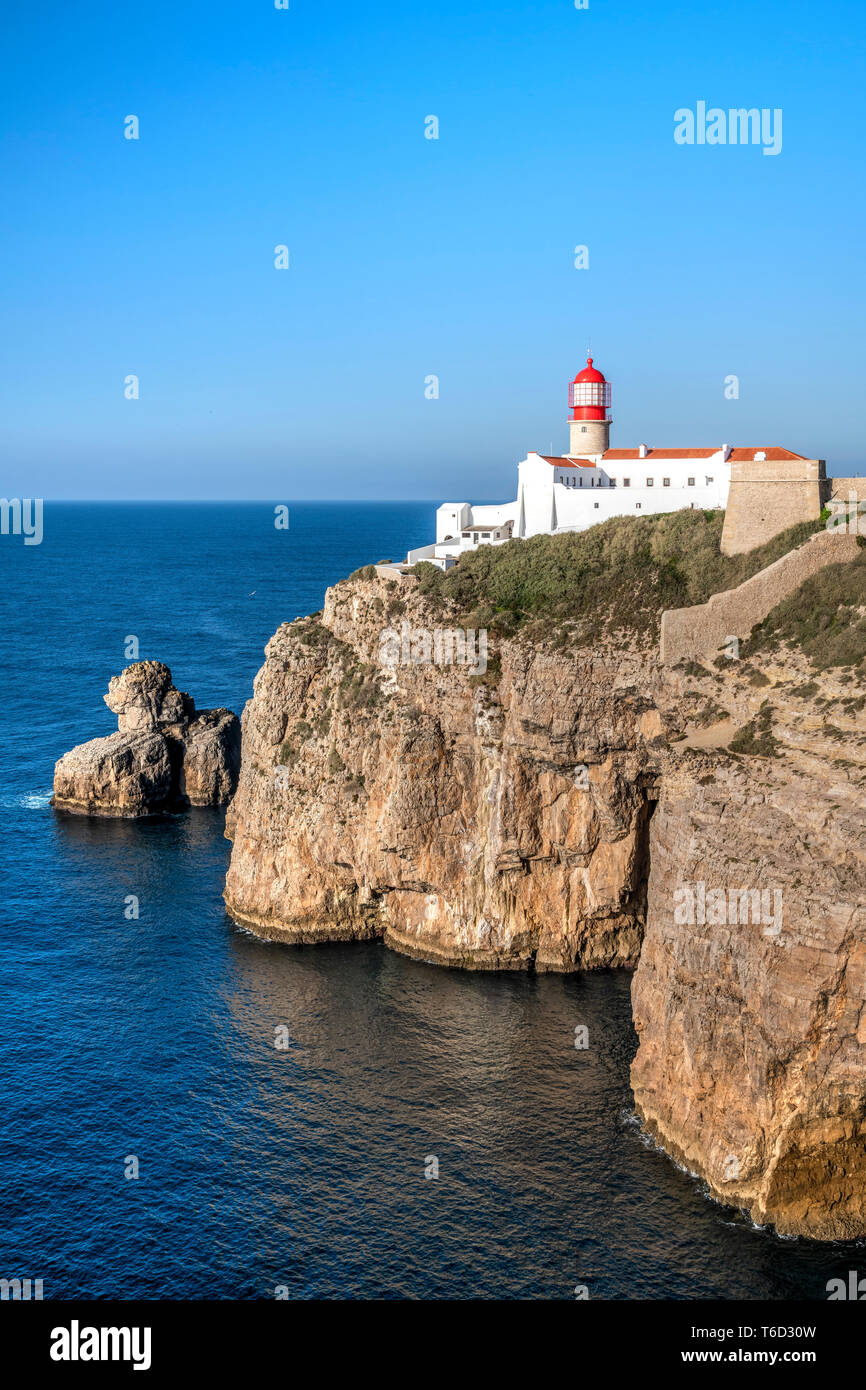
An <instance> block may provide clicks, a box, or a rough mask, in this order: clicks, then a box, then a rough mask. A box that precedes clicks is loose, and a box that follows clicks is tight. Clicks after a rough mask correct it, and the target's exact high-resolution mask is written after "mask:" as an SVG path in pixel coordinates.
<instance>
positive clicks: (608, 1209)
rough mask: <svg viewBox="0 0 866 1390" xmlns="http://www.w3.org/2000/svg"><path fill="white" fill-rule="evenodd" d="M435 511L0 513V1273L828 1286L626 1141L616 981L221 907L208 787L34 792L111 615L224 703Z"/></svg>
mask: <svg viewBox="0 0 866 1390" xmlns="http://www.w3.org/2000/svg"><path fill="white" fill-rule="evenodd" d="M432 523H433V504H423V503H393V504H387V505H382V504H376V505H375V506H373V505H369V506H367V505H363V504H345V505H325V504H321V505H320V504H311V503H308V504H298V505H297V506H294V507H292V508H291V525H290V529H289V530H288V531H287V532H286V531H277V530H276V529H275V528H274V525H273V509H272V508H271V507H270V506H268V505H267V504H264V503H262V504H253V503H250V504H235V503H231V504H228V503H226V504H214V505H199V504H189V505H168V504H166V505H115V504H102V505H92V504H55V505H48V506H47V507H46V511H45V534H44V540H43V542H42V544H41V545H40V546H32V547H25V546H24V545H23V543H22V540H21V539H20V538H16V537H2V538H0V578H2V593H3V621H2V624H0V660H2V671H3V686H4V688H3V742H2V749H3V752H2V763H0V768H2V782H0V843H2V846H3V880H2V895H0V987H2V1011H0V1098H2V1106H0V1277H6V1278H13V1277H16V1276H19V1277H24V1278H27V1277H29V1278H42V1279H43V1280H44V1288H45V1296H46V1297H55V1298H68V1297H74V1296H80V1297H97V1298H121V1299H122V1298H138V1297H144V1298H208V1297H210V1298H226V1299H236V1298H245V1299H246V1298H269V1297H273V1296H274V1290H275V1289H277V1288H280V1287H283V1288H285V1289H287V1290H288V1293H289V1295H290V1296H291V1297H293V1298H308V1297H333V1298H349V1297H377V1298H383V1297H384V1298H389V1297H408V1298H430V1297H447V1298H464V1297H480V1298H489V1299H501V1298H517V1297H521V1298H571V1297H573V1296H574V1289H575V1287H576V1286H578V1285H585V1286H587V1288H588V1290H589V1294H590V1297H591V1298H602V1299H638V1298H676V1299H684V1298H702V1299H703V1298H714V1297H717V1298H746V1299H747V1298H777V1299H785V1298H791V1297H800V1298H811V1299H821V1298H825V1297H826V1283H827V1280H828V1279H829V1278H831V1277H834V1276H837V1275H840V1274H841V1275H843V1276H844V1275H845V1274H846V1272H847V1270H848V1269H849V1268H856V1261H857V1257H858V1254H859V1255H861V1257H862V1258H866V1255H863V1252H862V1251H858V1250H857V1249H855V1248H852V1247H851V1246H844V1245H836V1246H834V1245H814V1244H810V1243H808V1242H805V1241H799V1240H781V1239H779V1238H778V1237H776V1236H774V1235H772V1234H771V1233H769V1232H766V1231H760V1230H756V1229H754V1228H753V1227H752V1226H751V1225H750V1224H749V1223H748V1222H747V1221H746V1220H744V1219H743V1218H742V1217H741V1216H740V1215H739V1214H737V1213H735V1212H732V1211H730V1210H728V1209H725V1208H723V1207H720V1206H718V1205H717V1204H716V1203H714V1202H712V1201H710V1200H709V1199H708V1198H707V1196H706V1194H705V1192H704V1190H703V1187H702V1185H701V1184H700V1183H699V1182H698V1181H697V1180H696V1179H694V1178H692V1177H690V1176H689V1175H688V1174H686V1173H683V1172H681V1171H680V1170H678V1169H677V1168H676V1167H674V1165H673V1164H671V1163H670V1162H669V1161H668V1160H667V1159H666V1158H665V1157H664V1156H663V1155H661V1154H660V1153H658V1152H657V1151H656V1150H654V1149H653V1148H652V1147H651V1146H650V1145H648V1144H647V1143H646V1142H645V1141H644V1140H643V1139H642V1137H641V1135H640V1133H639V1132H638V1130H637V1128H636V1126H635V1125H634V1123H633V1122H632V1120H631V1097H630V1092H629V1088H628V1067H629V1063H630V1060H631V1057H632V1055H633V1053H634V1049H635V1037H634V1033H633V1030H632V1026H631V1019H630V1002H629V987H630V976H629V975H628V974H627V973H625V972H600V973H595V974H588V975H582V976H576V977H573V978H571V977H567V978H563V977H557V976H550V977H547V976H541V977H537V978H536V977H533V976H523V975H514V976H512V975H500V976H495V975H494V976H491V975H472V974H464V973H460V972H456V971H448V970H442V969H439V968H437V967H434V966H429V965H425V964H422V963H418V962H415V961H410V960H406V959H404V958H402V957H400V956H397V955H394V954H393V953H392V952H390V951H386V950H385V949H384V948H383V947H382V946H381V945H378V944H365V945H356V946H347V945H334V946H323V947H289V946H281V945H276V944H271V943H264V942H261V941H259V940H257V939H256V938H254V937H253V936H251V935H249V934H248V933H246V932H243V931H241V930H240V929H239V928H237V927H236V926H235V925H234V924H233V923H232V922H231V921H230V919H229V918H228V917H227V916H226V914H225V911H224V908H223V903H222V898H221V892H222V886H223V879H224V874H225V867H226V863H227V858H228V854H229V848H230V847H229V845H228V842H227V841H226V840H225V839H224V837H223V823H224V816H223V814H222V813H221V812H212V811H204V810H196V811H191V812H189V813H188V814H186V815H184V816H180V817H176V818H173V819H167V820H164V821H156V820H155V821H148V822H144V823H139V824H133V823H129V822H116V821H97V820H87V819H81V818H76V817H68V816H61V815H57V814H55V812H54V811H53V810H52V809H51V808H50V807H49V805H48V798H49V794H50V790H51V779H52V772H53V765H54V762H55V760H56V758H57V757H59V756H60V754H61V753H62V752H64V751H65V750H66V749H68V748H70V747H71V746H72V745H73V744H75V743H78V742H80V741H82V740H83V739H86V738H91V737H95V736H97V735H101V734H105V733H109V732H111V731H112V729H113V728H114V727H115V721H114V717H113V716H112V715H111V714H110V713H109V711H108V709H107V708H106V707H105V705H104V704H103V701H102V696H103V693H104V692H105V690H106V688H107V683H108V679H109V677H110V676H111V675H113V674H115V673H116V672H117V671H119V670H121V669H122V667H123V666H124V665H126V664H127V659H126V658H125V656H124V646H125V643H126V640H127V638H128V637H129V636H132V635H134V636H136V637H138V639H139V643H140V655H141V657H142V658H158V659H160V660H163V661H166V662H168V664H169V665H170V666H171V668H172V672H173V674H174V677H175V681H176V684H178V685H179V686H180V687H181V688H183V689H186V690H188V691H189V692H190V693H191V694H192V695H193V697H194V698H195V700H196V702H197V704H198V705H199V706H200V707H206V706H208V705H218V704H219V705H228V706H230V707H232V708H234V709H236V710H237V711H238V712H240V710H241V709H242V707H243V704H244V702H245V700H246V699H247V698H248V697H249V695H250V693H251V687H252V680H253V677H254V675H255V672H256V671H257V669H258V668H259V666H260V665H261V662H262V648H263V646H264V644H265V642H266V641H267V639H268V638H269V636H270V635H271V633H272V632H273V631H274V629H275V628H276V627H277V625H278V624H279V623H280V622H281V621H284V620H285V619H291V618H294V617H295V616H296V615H297V614H300V613H307V612H310V611H314V610H315V609H318V608H320V607H321V604H322V600H323V597H324V591H325V587H326V586H327V584H329V583H331V582H333V581H334V580H336V579H338V578H340V577H341V576H343V575H345V574H347V573H348V572H349V571H350V570H352V569H354V568H356V567H357V566H358V565H361V564H365V563H367V562H369V561H374V560H377V559H381V558H399V557H400V556H401V555H402V554H403V553H404V552H405V550H406V548H407V547H409V546H413V545H419V544H422V543H424V542H425V541H426V540H427V539H429V534H430V530H431V527H432ZM129 894H135V895H136V896H137V897H138V898H139V901H140V917H139V919H138V920H132V921H129V920H126V918H125V917H124V904H125V899H126V897H127V895H129ZM581 1023H582V1024H586V1025H587V1026H588V1028H589V1036H590V1047H589V1050H588V1051H577V1050H575V1047H574V1029H575V1026H576V1025H577V1024H581ZM278 1025H284V1026H285V1027H286V1028H287V1029H288V1038H289V1045H288V1047H287V1049H286V1050H284V1051H279V1050H277V1049H276V1048H275V1047H274V1037H275V1033H274V1030H275V1027H277V1026H278ZM132 1156H134V1157H135V1158H136V1159H137V1162H138V1168H139V1176H138V1178H127V1177H126V1176H125V1172H126V1170H127V1168H128V1166H129V1165H130V1159H131V1157H132ZM431 1157H435V1158H436V1159H437V1161H438V1173H439V1175H438V1178H436V1179H428V1178H425V1167H426V1168H430V1167H431V1166H432V1165H431V1163H430V1159H431Z"/></svg>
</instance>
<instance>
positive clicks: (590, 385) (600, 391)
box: [568, 357, 611, 458]
mask: <svg viewBox="0 0 866 1390" xmlns="http://www.w3.org/2000/svg"><path fill="white" fill-rule="evenodd" d="M568 407H569V409H568V424H569V431H570V434H571V447H570V449H569V453H570V454H571V456H572V457H573V458H581V457H583V456H584V455H585V454H603V453H605V451H606V450H607V449H608V447H609V445H610V426H611V421H610V418H609V416H608V413H607V412H608V409H609V408H610V382H608V381H606V380H605V378H604V377H603V376H602V374H601V372H600V371H598V369H597V368H596V367H594V366H593V365H592V358H591V357H588V358H587V359H586V366H585V367H584V369H583V371H582V372H578V374H577V376H576V377H575V378H574V381H573V382H572V383H571V385H570V386H569V388H568Z"/></svg>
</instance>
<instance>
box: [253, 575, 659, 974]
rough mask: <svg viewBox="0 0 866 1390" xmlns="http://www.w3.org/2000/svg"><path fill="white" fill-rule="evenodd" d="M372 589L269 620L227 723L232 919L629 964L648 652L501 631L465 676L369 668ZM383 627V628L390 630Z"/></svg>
mask: <svg viewBox="0 0 866 1390" xmlns="http://www.w3.org/2000/svg"><path fill="white" fill-rule="evenodd" d="M395 587H396V586H392V588H391V589H389V586H388V582H387V581H385V582H384V583H380V582H378V581H375V580H373V581H369V580H364V581H359V582H356V583H352V584H341V585H338V586H336V588H334V589H331V590H329V592H328V596H327V601H326V606H325V610H324V613H323V615H322V618H321V621H318V620H316V619H313V620H307V621H300V622H295V623H292V624H289V625H285V626H283V627H282V628H280V630H279V631H278V632H277V634H276V635H275V637H274V638H273V639H272V640H271V641H270V643H269V644H268V647H267V649H266V655H267V661H266V663H265V666H264V667H263V669H262V670H261V671H260V672H259V674H258V676H257V678H256V682H255V694H254V698H253V700H252V702H251V703H250V704H249V705H248V706H247V709H246V711H245V713H244V725H243V748H244V757H243V762H242V767H241V776H240V782H239V785H238V792H237V796H236V797H235V799H234V801H233V802H232V805H231V807H230V810H229V818H228V826H227V833H228V834H230V835H231V837H232V838H233V840H234V848H233V851H232V857H231V865H230V868H229V873H228V879H227V883H226V902H227V904H228V907H229V911H230V912H231V913H232V915H233V916H235V917H236V918H237V919H238V920H239V921H241V922H244V923H246V924H247V925H249V926H252V927H253V928H254V929H255V930H257V931H259V932H260V933H261V934H263V935H266V936H272V937H277V938H280V939H282V940H286V941H319V940H334V939H343V938H350V937H369V936H384V938H385V941H386V944H387V945H389V946H392V947H393V948H394V949H396V950H400V951H404V952H406V953H408V954H411V955H420V956H422V957H424V958H425V959H428V960H438V961H441V962H442V963H444V964H452V965H461V966H467V967H472V968H476V969H526V968H528V967H529V966H530V965H534V967H535V968H536V969H538V970H573V969H576V968H578V967H584V966H592V965H626V964H634V963H635V961H636V960H637V956H638V953H639V949H640V940H641V930H642V923H643V919H644V911H645V881H646V852H647V832H648V820H649V806H650V799H651V797H652V796H653V795H654V783H655V777H656V765H655V763H654V760H653V757H652V754H651V752H649V751H648V750H649V748H650V746H651V744H652V742H653V740H655V739H657V737H658V734H659V721H658V715H657V713H656V712H655V710H654V707H653V704H652V700H651V698H650V696H649V695H648V693H647V692H648V690H649V687H650V685H651V683H652V682H651V677H650V667H651V665H652V661H651V659H649V658H648V656H647V655H646V654H640V653H631V652H624V651H620V652H617V651H615V650H613V649H610V650H606V651H602V650H599V651H592V652H586V653H583V654H582V655H581V656H580V657H578V658H576V659H573V658H569V657H567V656H565V655H564V654H558V653H556V652H555V651H538V650H535V649H534V648H533V647H532V646H531V645H530V644H527V643H523V642H518V641H514V642H511V641H505V642H503V643H502V644H501V645H500V648H499V650H498V652H497V654H496V655H497V680H496V683H495V685H494V684H493V683H492V682H490V681H488V679H487V677H486V675H483V674H476V675H473V674H472V673H471V669H470V668H469V667H468V666H460V665H455V664H451V665H438V666H437V665H435V664H433V663H432V662H431V663H429V664H426V663H421V664H417V665H415V664H409V665H397V666H394V667H391V668H384V669H383V667H381V666H380V665H378V661H377V655H378V642H379V637H380V633H381V632H382V630H383V626H384V625H385V624H384V615H385V614H387V613H388V612H389V609H388V605H389V604H390V620H393V621H395V622H396V623H397V624H398V629H396V630H397V631H399V632H400V633H401V634H402V632H403V630H404V629H403V624H406V625H407V626H408V627H409V628H410V629H411V631H412V632H413V633H423V632H430V633H433V632H434V631H435V630H439V631H441V630H442V626H441V623H440V622H439V621H438V614H437V613H436V612H435V611H433V610H431V608H430V607H429V605H428V604H427V603H426V602H425V600H424V598H423V597H421V596H419V595H417V594H411V595H410V596H409V597H408V598H407V599H406V600H405V601H404V600H402V599H395V598H393V597H392V594H393V589H394V588H395ZM390 620H389V621H390Z"/></svg>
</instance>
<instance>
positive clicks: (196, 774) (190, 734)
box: [52, 661, 241, 817]
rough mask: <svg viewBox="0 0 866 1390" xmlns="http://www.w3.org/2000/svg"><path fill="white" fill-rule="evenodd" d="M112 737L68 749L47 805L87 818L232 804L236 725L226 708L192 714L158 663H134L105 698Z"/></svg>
mask: <svg viewBox="0 0 866 1390" xmlns="http://www.w3.org/2000/svg"><path fill="white" fill-rule="evenodd" d="M104 699H105V703H106V704H107V705H108V708H109V709H110V710H111V711H112V712H113V713H114V714H116V715H117V733H116V734H110V735H109V736H108V737H107V738H93V739H90V741H89V742H87V743H80V744H78V746H77V747H76V748H72V749H70V751H69V752H68V753H65V754H64V755H63V757H62V758H60V760H59V761H58V762H57V763H56V765H55V768H54V796H53V798H52V805H54V806H55V807H57V808H58V809H59V810H63V811H71V812H74V813H76V814H79V815H85V816H129V817H137V816H152V815H159V814H162V813H166V812H174V811H182V810H184V809H185V808H186V807H187V806H190V805H192V806H222V805H224V804H225V803H226V802H228V801H230V800H231V797H232V796H233V794H234V790H235V786H236V785H237V778H238V770H239V768H240V754H241V737H240V722H239V720H238V717H237V715H236V714H233V713H232V711H231V710H228V709H209V710H199V711H198V712H196V708H195V702H194V700H193V699H192V698H191V697H190V696H189V695H187V694H186V693H185V692H184V691H181V690H177V689H175V687H174V685H173V684H172V679H171V671H170V670H169V668H168V667H167V666H166V665H164V664H163V662H161V661H137V662H136V663H135V664H134V665H132V666H128V667H127V668H126V670H125V671H123V672H122V673H121V674H120V675H119V676H114V677H113V678H112V680H111V681H110V682H109V685H108V694H107V695H106V696H104Z"/></svg>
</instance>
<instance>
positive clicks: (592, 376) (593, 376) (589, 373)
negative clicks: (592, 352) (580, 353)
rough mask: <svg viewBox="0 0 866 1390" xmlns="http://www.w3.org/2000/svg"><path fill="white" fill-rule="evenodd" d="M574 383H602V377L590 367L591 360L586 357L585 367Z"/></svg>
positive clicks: (596, 370) (595, 368)
mask: <svg viewBox="0 0 866 1390" xmlns="http://www.w3.org/2000/svg"><path fill="white" fill-rule="evenodd" d="M574 379H575V381H604V377H603V376H602V374H601V372H600V371H599V370H598V368H597V367H594V366H593V365H592V358H591V357H587V359H586V366H585V367H584V369H583V371H582V372H578V374H577V376H576V377H575V378H574Z"/></svg>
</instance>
